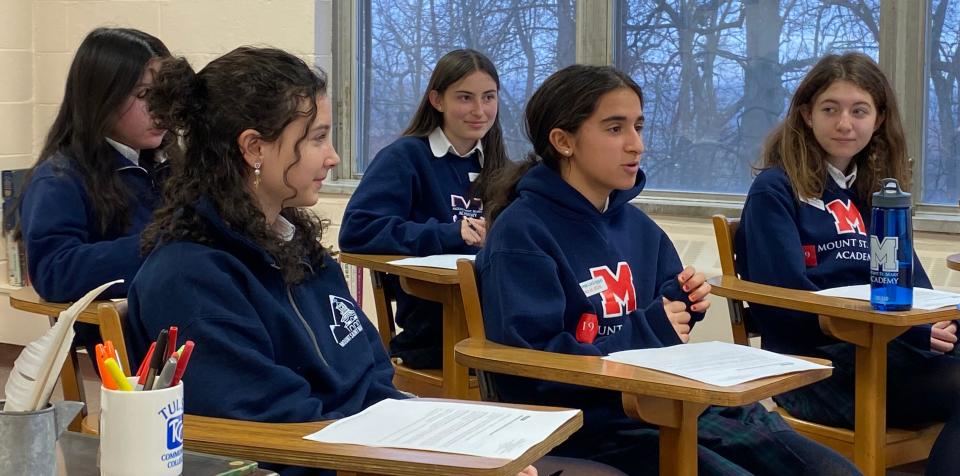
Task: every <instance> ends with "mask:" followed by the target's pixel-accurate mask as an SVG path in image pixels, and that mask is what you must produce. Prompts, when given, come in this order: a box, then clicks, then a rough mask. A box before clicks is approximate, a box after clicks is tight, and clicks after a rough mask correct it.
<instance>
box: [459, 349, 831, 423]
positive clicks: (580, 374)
mask: <svg viewBox="0 0 960 476" xmlns="http://www.w3.org/2000/svg"><path fill="white" fill-rule="evenodd" d="M455 349H456V352H457V362H459V363H460V364H462V365H464V366H466V367H472V368H478V369H481V370H487V371H490V372H497V373H504V374H510V375H522V376H524V377H531V378H537V379H542V380H550V381H553V382H562V383H570V384H575V385H583V386H587V387H594V388H603V389H607V390H614V391H617V392H622V393H630V394H638V395H646V396H652V397H661V398H666V399H670V400H681V401H685V402H693V403H705V404H709V405H721V406H727V407H732V406H740V405H746V404H749V403H753V402H756V401H759V400H763V399H764V398H767V397H769V396H772V395H777V394H780V393H783V392H786V391H788V390H793V389H795V388H799V387H802V386H804V385H808V384H810V383H813V382H816V381H818V380H823V379H825V378H827V377H829V376H830V374H831V373H832V371H833V370H832V369H819V370H812V371H809V372H799V373H793V374H787V375H780V376H776V377H768V378H763V379H759V380H754V381H751V382H746V383H742V384H739V385H734V386H731V387H718V386H715V385H709V384H706V383H703V382H698V381H696V380H691V379H688V378H684V377H679V376H676V375H671V374H668V373H664V372H659V371H656V370H650V369H645V368H642V367H637V366H634V365H627V364H622V363H619V362H611V361H609V360H603V359H602V358H600V357H595V356H584V355H568V354H558V353H554V352H543V351H538V350H530V349H521V348H517V347H509V346H505V345H500V344H497V343H494V342H490V341H487V340H481V339H476V338H470V339H467V340H464V341H461V342H460V343H458V344H457V346H456V348H455ZM799 358H802V359H804V360H808V361H810V362H815V363H818V364H823V365H830V361H827V360H823V359H815V358H810V357H799Z"/></svg>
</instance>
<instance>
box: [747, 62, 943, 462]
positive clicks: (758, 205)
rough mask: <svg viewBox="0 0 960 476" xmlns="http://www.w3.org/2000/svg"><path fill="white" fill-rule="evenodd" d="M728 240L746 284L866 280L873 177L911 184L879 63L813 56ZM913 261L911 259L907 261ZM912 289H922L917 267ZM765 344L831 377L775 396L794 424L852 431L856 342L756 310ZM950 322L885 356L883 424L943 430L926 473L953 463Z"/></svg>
mask: <svg viewBox="0 0 960 476" xmlns="http://www.w3.org/2000/svg"><path fill="white" fill-rule="evenodd" d="M761 160H762V162H761V165H760V169H761V172H760V174H759V175H758V176H757V178H756V179H755V180H754V182H753V185H752V186H751V187H750V192H749V194H748V195H747V201H746V203H745V204H744V208H743V215H742V217H741V222H740V228H739V230H738V231H737V236H736V248H737V256H738V258H737V266H738V270H739V272H740V273H741V275H742V276H743V277H744V279H747V280H750V281H756V282H759V283H764V284H772V285H775V286H782V287H787V288H794V289H806V290H810V291H816V290H819V289H824V288H831V287H838V286H848V285H855V284H867V283H869V282H870V281H869V279H870V269H869V263H870V246H869V226H870V209H871V200H872V197H873V193H874V192H876V191H878V190H879V189H880V179H882V178H885V177H893V178H896V179H898V181H899V182H900V185H901V187H903V188H905V189H909V187H910V165H909V162H908V160H907V152H906V141H905V139H904V134H903V128H902V126H901V124H900V113H899V110H898V108H897V102H896V98H895V96H894V93H893V89H892V88H891V87H890V83H889V82H888V81H887V79H886V77H885V76H884V74H883V72H882V71H881V70H880V68H879V66H878V65H877V64H876V63H875V62H874V61H873V60H872V59H870V58H869V57H867V56H865V55H863V54H860V53H846V54H844V55H829V56H826V57H824V58H823V59H821V60H820V61H819V62H818V63H817V64H816V66H814V67H813V69H811V70H810V72H809V73H807V76H806V77H805V78H804V79H803V81H802V82H801V83H800V86H799V87H798V88H797V91H796V92H795V93H794V95H793V99H792V101H791V102H790V109H789V111H788V112H787V117H786V119H784V121H783V123H782V124H780V126H778V127H777V128H776V129H774V131H773V132H771V133H770V136H769V137H768V138H767V141H766V144H765V147H764V151H763V155H762V158H761ZM914 256H916V253H914ZM914 279H915V281H914V284H915V285H916V286H919V287H925V288H930V287H931V285H930V280H929V279H928V277H927V275H926V273H925V272H924V270H923V267H922V266H921V265H920V262H919V260H916V259H915V260H914ZM751 312H752V315H753V316H754V317H755V318H756V319H757V322H758V324H759V325H760V330H761V333H762V335H763V339H762V345H763V347H764V348H766V349H769V350H773V351H777V352H787V353H792V354H800V355H812V356H820V357H825V358H829V359H831V360H832V361H833V365H834V367H835V368H834V371H833V375H832V376H831V377H830V378H829V379H827V380H823V381H820V382H817V383H815V384H813V385H809V386H807V387H803V388H801V389H797V390H795V391H793V392H789V393H787V394H784V395H780V396H779V397H776V398H775V399H776V401H777V403H778V404H780V405H781V406H783V407H785V408H786V409H787V410H788V411H789V412H790V413H791V414H793V415H796V416H797V417H800V418H803V419H806V420H812V421H815V422H819V423H824V424H828V425H832V426H842V427H847V428H852V427H853V424H854V408H853V406H854V405H853V404H854V372H853V370H854V367H855V364H854V346H853V344H849V343H842V342H841V341H838V340H836V339H834V338H832V337H830V336H828V335H826V334H825V333H824V332H823V331H821V329H820V326H819V324H818V320H817V316H815V315H812V314H806V313H800V312H790V311H784V310H781V309H775V308H769V307H765V306H752V307H751ZM956 342H957V325H956V323H954V322H939V323H937V324H934V325H932V326H931V325H924V326H916V327H913V328H910V329H909V330H908V331H907V332H906V333H904V334H903V335H901V336H900V337H898V338H897V339H895V340H894V341H893V342H891V343H890V345H889V346H888V350H887V382H888V383H887V419H888V420H887V421H888V422H889V424H890V425H893V426H901V427H911V426H916V425H918V424H924V423H932V422H946V426H945V427H944V429H943V431H942V432H941V433H940V437H939V438H938V439H937V442H936V444H935V445H934V447H933V451H932V452H931V454H930V460H929V463H928V466H927V472H928V473H929V474H952V473H955V472H956V469H957V468H958V467H960V453H957V452H956V448H957V447H960V404H958V402H960V399H958V397H960V360H958V359H956V358H955V357H953V356H952V355H946V354H951V353H952V351H953V348H954V345H955V344H956Z"/></svg>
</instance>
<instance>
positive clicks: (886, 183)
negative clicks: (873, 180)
mask: <svg viewBox="0 0 960 476" xmlns="http://www.w3.org/2000/svg"><path fill="white" fill-rule="evenodd" d="M910 205H911V200H910V194H909V193H907V192H904V191H903V190H900V183H898V182H897V179H895V178H885V179H882V180H880V191H879V192H877V193H874V194H873V206H875V207H881V208H910Z"/></svg>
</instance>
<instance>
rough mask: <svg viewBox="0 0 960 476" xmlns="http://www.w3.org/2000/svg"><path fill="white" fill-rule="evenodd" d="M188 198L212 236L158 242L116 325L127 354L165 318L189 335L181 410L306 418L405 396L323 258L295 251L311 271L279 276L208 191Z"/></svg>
mask: <svg viewBox="0 0 960 476" xmlns="http://www.w3.org/2000/svg"><path fill="white" fill-rule="evenodd" d="M195 208H196V210H197V212H198V214H200V216H201V217H203V218H204V219H205V220H206V221H207V223H208V225H209V226H208V227H207V228H208V230H209V235H210V237H211V242H209V243H204V244H201V243H197V242H192V241H177V242H172V243H167V244H163V245H161V246H159V247H157V248H156V249H155V250H154V251H153V252H152V253H151V254H150V255H149V256H148V257H147V259H146V261H145V262H144V264H143V267H142V269H141V271H140V273H139V274H137V276H136V278H135V279H134V282H133V284H132V286H131V288H130V295H129V305H130V307H129V325H128V326H127V329H128V330H127V335H128V336H129V340H128V345H129V346H130V350H131V354H132V355H133V356H135V358H134V360H135V361H140V360H142V359H143V357H144V355H145V354H146V351H147V348H148V346H149V344H150V342H151V341H152V340H154V339H156V337H157V334H158V333H159V332H160V329H162V328H166V327H168V326H177V327H178V328H179V333H180V338H179V341H180V342H181V343H182V342H184V341H186V340H187V339H191V340H193V341H194V342H195V343H196V347H195V348H194V351H193V355H192V357H191V359H190V363H189V366H188V367H187V371H186V374H185V375H184V377H183V380H184V405H185V406H186V407H185V410H186V412H187V413H190V414H197V415H205V416H212V417H221V418H232V419H238V420H250V421H261V422H305V421H316V420H325V419H330V418H340V417H344V416H348V415H351V414H354V413H357V412H359V411H361V410H363V409H364V408H366V407H368V406H370V405H372V404H374V403H376V402H378V401H380V400H383V399H385V398H404V397H403V395H402V394H401V393H400V392H399V391H397V390H396V389H395V388H394V387H393V383H392V379H393V367H392V366H391V364H390V361H389V360H388V359H387V356H386V354H385V352H384V350H383V345H382V344H381V343H380V339H379V337H378V334H377V331H376V329H375V328H374V327H373V325H372V324H370V322H369V321H368V320H367V318H366V316H365V315H364V314H363V311H362V310H361V309H360V307H359V306H357V304H356V303H355V302H354V300H353V298H352V297H351V296H350V292H349V290H348V289H347V284H346V282H345V281H344V278H343V275H342V273H341V272H340V267H339V266H338V265H337V263H336V262H334V261H333V259H331V258H330V257H329V256H325V257H324V259H323V262H322V263H310V264H307V263H304V264H303V265H304V266H309V267H310V269H311V270H312V272H311V273H310V275H309V276H308V277H307V279H306V280H305V281H303V282H301V283H300V284H297V285H295V286H288V285H287V284H285V283H284V281H283V278H282V276H281V273H280V271H279V270H278V269H276V268H275V266H274V264H275V261H274V259H273V258H272V257H271V256H270V255H269V254H267V253H266V251H264V250H263V248H261V247H259V246H257V245H256V244H254V243H253V242H252V241H250V240H249V239H248V238H246V237H245V236H242V235H240V234H238V233H237V232H235V231H233V230H231V229H229V228H228V227H227V225H226V224H225V223H224V222H223V221H222V219H221V218H220V217H219V215H218V214H217V212H216V211H215V210H214V207H213V205H212V204H211V202H209V201H207V200H202V201H201V202H200V203H199V204H198V205H197V206H196V207H195Z"/></svg>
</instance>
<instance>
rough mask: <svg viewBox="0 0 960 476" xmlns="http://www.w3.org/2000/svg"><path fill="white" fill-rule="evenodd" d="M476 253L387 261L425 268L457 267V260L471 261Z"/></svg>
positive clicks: (399, 264)
mask: <svg viewBox="0 0 960 476" xmlns="http://www.w3.org/2000/svg"><path fill="white" fill-rule="evenodd" d="M476 257H477V255H430V256H422V257H414V258H403V259H398V260H393V261H389V262H387V264H395V265H397V266H426V267H427V268H442V269H457V260H459V259H468V260H470V261H473V260H474V259H475V258H476Z"/></svg>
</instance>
